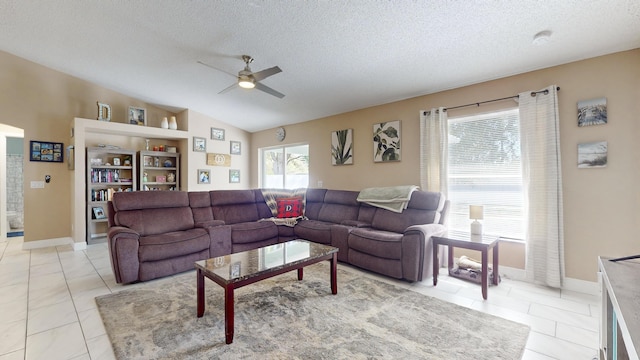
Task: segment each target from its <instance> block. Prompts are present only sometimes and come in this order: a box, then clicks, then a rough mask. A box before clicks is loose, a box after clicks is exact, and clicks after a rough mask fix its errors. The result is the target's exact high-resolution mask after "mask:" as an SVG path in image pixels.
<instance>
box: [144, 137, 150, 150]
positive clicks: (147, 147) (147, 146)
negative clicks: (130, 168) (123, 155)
mask: <svg viewBox="0 0 640 360" xmlns="http://www.w3.org/2000/svg"><path fill="white" fill-rule="evenodd" d="M144 149H145V150H147V151H149V139H144Z"/></svg>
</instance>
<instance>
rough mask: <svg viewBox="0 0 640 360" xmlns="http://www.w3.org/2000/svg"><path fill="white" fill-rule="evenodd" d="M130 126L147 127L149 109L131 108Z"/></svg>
mask: <svg viewBox="0 0 640 360" xmlns="http://www.w3.org/2000/svg"><path fill="white" fill-rule="evenodd" d="M128 119H129V124H133V125H142V126H147V109H145V108H139V107H135V106H129V117H128Z"/></svg>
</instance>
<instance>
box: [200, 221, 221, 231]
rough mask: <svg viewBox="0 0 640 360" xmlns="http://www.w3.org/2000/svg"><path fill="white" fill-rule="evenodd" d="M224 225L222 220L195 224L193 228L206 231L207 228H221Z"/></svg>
mask: <svg viewBox="0 0 640 360" xmlns="http://www.w3.org/2000/svg"><path fill="white" fill-rule="evenodd" d="M224 224H225V223H224V221H223V220H207V221H201V222H197V223H195V225H194V227H197V228H203V229H206V228H208V227H214V226H222V225H224Z"/></svg>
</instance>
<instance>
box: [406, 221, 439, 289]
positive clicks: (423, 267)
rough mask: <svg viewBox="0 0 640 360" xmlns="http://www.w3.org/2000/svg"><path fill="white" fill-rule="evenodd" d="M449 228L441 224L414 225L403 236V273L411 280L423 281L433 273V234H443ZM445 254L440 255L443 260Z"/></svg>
mask: <svg viewBox="0 0 640 360" xmlns="http://www.w3.org/2000/svg"><path fill="white" fill-rule="evenodd" d="M446 232H447V228H446V226H444V225H441V224H422V225H413V226H409V227H408V228H406V229H405V231H404V233H403V237H402V274H403V277H404V278H405V279H407V280H409V281H423V280H426V279H428V278H429V277H431V276H432V275H433V241H431V237H432V236H442V235H444V234H445V233H446ZM443 258H444V256H440V257H439V260H440V261H442V260H443Z"/></svg>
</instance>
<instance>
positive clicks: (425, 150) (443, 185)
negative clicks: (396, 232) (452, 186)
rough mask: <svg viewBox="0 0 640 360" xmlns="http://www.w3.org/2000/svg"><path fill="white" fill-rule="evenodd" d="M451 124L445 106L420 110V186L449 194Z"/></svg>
mask: <svg viewBox="0 0 640 360" xmlns="http://www.w3.org/2000/svg"><path fill="white" fill-rule="evenodd" d="M448 136H449V126H448V124H447V111H446V109H445V108H443V107H440V108H437V109H436V108H433V109H431V110H426V111H425V110H420V187H421V188H422V189H423V190H427V191H439V192H442V193H443V194H444V195H445V198H446V196H447V187H448V183H447V158H448V146H449V142H448Z"/></svg>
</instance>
